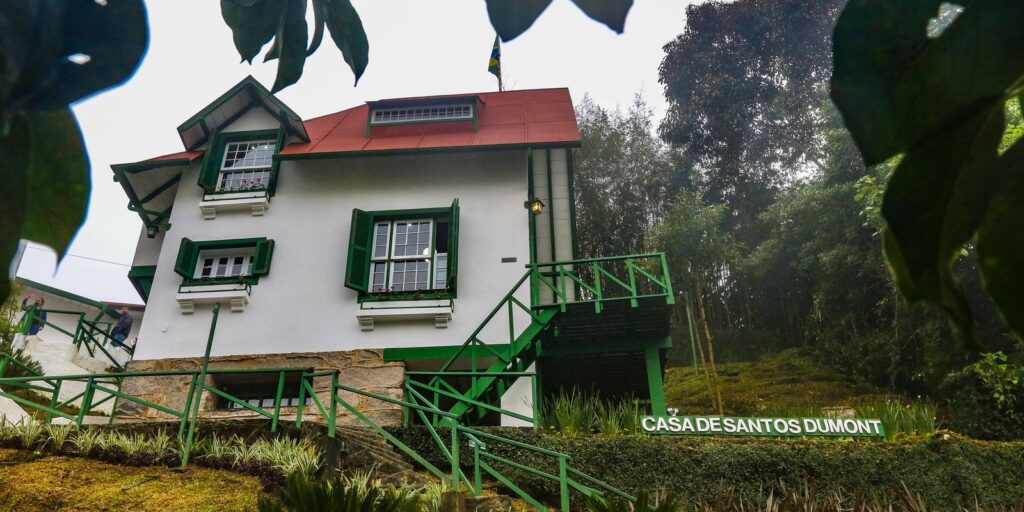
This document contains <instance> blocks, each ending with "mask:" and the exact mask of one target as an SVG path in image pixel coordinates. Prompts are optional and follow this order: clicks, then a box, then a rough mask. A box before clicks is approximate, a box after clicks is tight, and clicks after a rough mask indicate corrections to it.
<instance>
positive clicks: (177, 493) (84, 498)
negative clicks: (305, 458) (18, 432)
mask: <svg viewBox="0 0 1024 512" xmlns="http://www.w3.org/2000/svg"><path fill="white" fill-rule="evenodd" d="M0 467H2V468H3V469H2V470H0V512H9V511H10V512H13V511H18V512H35V511H40V512H42V511H47V512H49V511H58V510H59V511H86V510H138V511H150V510H154V511H155V510H188V511H222V510H223V511H233V510H251V509H253V508H255V506H256V500H257V496H258V495H259V494H260V492H261V485H260V481H259V479H258V478H256V477H253V476H246V475H240V474H238V473H234V472H231V471H223V470H213V469H206V468H189V469H187V470H185V471H180V470H177V469H169V468H163V467H128V466H121V465H116V464H108V463H104V462H99V461H95V460H90V459H84V458H78V457H60V456H37V455H34V454H32V453H30V452H25V451H21V450H9V449H0Z"/></svg>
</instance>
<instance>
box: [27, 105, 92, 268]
mask: <svg viewBox="0 0 1024 512" xmlns="http://www.w3.org/2000/svg"><path fill="white" fill-rule="evenodd" d="M24 115H25V116H26V117H27V118H28V120H29V127H30V130H31V134H32V138H31V148H32V152H31V160H30V163H29V177H28V183H27V185H28V187H27V189H26V192H27V196H28V198H29V199H28V204H26V206H25V221H24V227H23V228H22V238H25V239H28V240H32V241H33V242H38V243H41V244H45V245H48V246H50V247H52V248H53V250H55V251H57V255H58V261H59V260H60V259H62V258H63V257H64V254H65V253H66V252H67V250H68V245H69V244H70V243H71V239H72V238H73V237H74V236H75V232H77V231H78V227H79V226H80V225H81V224H82V222H83V221H85V214H86V210H87V207H88V201H89V159H88V155H86V152H85V143H84V141H83V140H82V134H81V132H80V131H79V128H78V122H77V121H76V120H75V116H74V114H72V113H71V109H69V108H65V109H64V110H55V111H45V112H29V113H26V114H24Z"/></svg>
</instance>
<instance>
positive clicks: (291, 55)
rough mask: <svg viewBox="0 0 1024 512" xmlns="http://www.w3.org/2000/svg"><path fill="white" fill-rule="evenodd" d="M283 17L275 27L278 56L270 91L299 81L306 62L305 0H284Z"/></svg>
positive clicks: (275, 90) (307, 33) (306, 28)
mask: <svg viewBox="0 0 1024 512" xmlns="http://www.w3.org/2000/svg"><path fill="white" fill-rule="evenodd" d="M286 1H287V6H286V7H285V11H284V19H282V21H281V25H280V26H279V27H278V29H277V41H276V42H275V44H276V46H277V49H278V50H279V53H278V57H279V58H280V60H279V62H278V64H277V78H276V79H275V80H274V87H273V88H272V89H271V90H270V92H277V91H280V90H281V89H284V88H285V87H288V86H289V85H292V84H294V83H295V82H298V81H299V77H301V76H302V67H303V66H304V65H305V64H306V39H307V38H308V37H309V28H308V27H307V26H306V0H286Z"/></svg>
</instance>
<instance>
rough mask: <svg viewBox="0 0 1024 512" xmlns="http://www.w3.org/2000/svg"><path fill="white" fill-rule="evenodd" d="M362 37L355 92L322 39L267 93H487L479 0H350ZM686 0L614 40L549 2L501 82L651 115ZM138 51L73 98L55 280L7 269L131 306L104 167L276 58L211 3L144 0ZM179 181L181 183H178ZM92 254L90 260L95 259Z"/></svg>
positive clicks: (317, 97)
mask: <svg viewBox="0 0 1024 512" xmlns="http://www.w3.org/2000/svg"><path fill="white" fill-rule="evenodd" d="M353 3H354V4H355V6H356V9H357V10H358V11H359V14H360V16H361V17H362V20H363V25H364V27H365V28H366V32H367V35H368V37H369V40H370V65H369V67H367V69H366V73H365V74H364V75H363V77H362V79H361V80H360V82H359V85H358V86H357V87H353V86H352V82H353V76H352V74H351V71H349V69H348V67H347V66H346V65H345V63H344V61H343V60H342V57H341V53H340V52H339V51H338V50H337V48H336V47H335V46H334V44H333V42H332V41H330V39H329V36H328V37H325V40H324V42H323V45H322V46H321V47H320V50H319V51H318V52H317V53H316V54H315V55H314V56H313V57H311V58H310V59H308V60H307V61H306V67H305V71H304V72H303V75H302V79H301V80H300V81H299V83H298V84H296V85H293V86H291V87H289V88H288V89H285V90H284V91H282V92H280V93H278V97H279V98H280V99H281V100H282V101H284V102H285V103H286V104H287V105H288V106H290V107H291V108H292V109H293V110H295V112H297V113H298V114H299V115H300V116H302V117H303V118H304V119H309V118H312V117H316V116H320V115H324V114H329V113H332V112H336V111H339V110H342V109H346V108H349V107H352V106H355V105H358V104H361V103H363V102H365V101H367V100H376V99H382V98H392V97H402V96H420V95H431V94H451V93H462V92H480V91H491V90H496V89H497V83H496V81H495V80H494V77H493V75H491V74H489V73H487V59H488V57H489V55H490V50H491V44H492V43H493V41H494V32H493V29H492V28H491V26H490V23H489V22H488V20H487V11H486V9H485V3H484V2H483V1H481V0H429V1H427V0H353ZM688 3H691V0H640V1H638V2H637V3H636V4H635V5H634V6H633V8H632V10H631V11H630V13H629V17H628V18H627V20H626V30H625V33H624V34H622V35H616V34H615V33H613V32H612V31H611V30H609V29H608V28H607V27H605V26H604V25H601V24H599V23H597V22H595V21H593V20H591V19H590V18H587V17H586V16H585V15H584V14H583V13H582V12H581V11H579V10H578V9H577V8H576V7H575V5H574V4H572V2H570V1H569V0H554V2H552V4H551V6H550V7H548V9H547V10H546V11H545V12H544V13H543V14H542V15H541V16H540V18H539V19H538V20H537V22H536V23H535V24H534V25H533V27H531V28H530V30H528V31H527V32H526V33H525V34H523V35H521V36H519V37H518V38H517V39H515V40H514V41H511V42H509V43H505V44H503V45H502V66H503V69H504V75H505V84H506V89H532V88H543V87H569V89H570V91H571V93H572V97H573V100H574V101H577V102H578V101H579V100H580V99H581V98H582V97H583V95H584V94H589V95H590V96H591V97H593V98H594V100H595V101H596V102H597V103H598V104H600V105H602V106H605V107H608V108H615V107H616V106H619V105H621V106H623V107H626V106H628V104H629V102H630V101H631V100H632V97H633V94H635V93H636V92H639V91H643V93H644V95H645V97H646V98H647V100H648V102H649V103H650V104H651V105H652V106H654V108H655V113H656V115H657V116H658V117H659V118H660V117H661V116H662V115H663V114H664V109H665V102H664V99H663V97H662V88H661V85H660V84H658V65H659V64H660V62H661V58H662V55H663V51H662V47H663V46H664V45H665V44H666V43H667V42H669V41H670V40H671V39H672V38H674V37H675V36H676V35H678V34H679V33H681V32H682V31H683V28H684V27H685V23H686V17H685V12H684V11H685V6H686V4H688ZM147 5H148V8H149V23H150V44H149V51H148V53H147V54H146V56H145V57H144V58H143V61H142V64H141V66H140V67H139V69H138V71H137V72H136V74H135V76H134V77H132V78H131V79H129V80H128V82H127V83H126V84H125V85H124V86H122V87H120V88H117V89H114V90H110V91H107V92H106V93H103V94H101V95H98V96H95V97H93V98H90V99H88V100H86V101H83V102H81V103H79V104H77V105H75V106H74V111H75V113H76V114H77V116H78V121H79V123H80V124H81V127H82V131H83V133H84V134H85V142H86V145H87V147H88V150H89V156H90V160H91V163H92V195H91V197H90V201H89V215H88V218H87V219H86V222H85V224H84V225H83V226H82V229H81V230H80V231H79V233H78V235H77V237H76V238H75V240H74V242H73V244H72V246H71V250H70V254H71V255H72V256H69V257H68V258H66V259H65V261H64V262H63V263H62V264H61V268H60V269H59V270H60V271H59V272H58V273H57V275H56V276H54V271H55V264H56V261H55V259H56V258H55V256H54V255H53V253H52V252H50V251H48V250H47V249H46V248H43V247H41V246H34V245H30V246H29V248H28V250H27V251H26V252H25V256H24V259H23V261H22V265H21V268H20V270H19V272H18V275H19V276H22V277H27V278H29V279H34V280H37V281H43V282H45V283H47V284H52V285H54V286H58V287H60V288H63V289H66V290H68V291H71V292H75V293H79V294H83V295H86V296H89V297H92V298H95V299H98V300H108V301H117V302H135V303H141V300H140V299H139V298H138V296H137V295H136V294H135V291H134V290H133V288H132V287H131V285H130V284H129V283H128V280H127V277H126V274H127V272H128V268H129V266H130V264H131V261H132V255H133V254H134V252H135V244H136V242H137V240H138V235H139V229H140V227H141V224H142V222H141V220H139V218H138V217H137V216H136V215H135V214H134V213H132V212H129V211H128V209H127V203H128V200H127V198H126V197H125V195H124V191H123V190H122V189H121V187H120V185H118V184H116V183H114V182H113V181H112V179H111V176H112V173H111V170H110V165H111V164H115V163H125V162H135V161H139V160H144V159H146V158H150V157H153V156H158V155H162V154H166V153H173V152H176V151H181V150H182V146H181V141H180V139H179V138H178V134H177V131H176V130H175V128H176V127H177V126H178V125H179V124H181V123H182V122H183V121H185V120H186V119H188V118H189V117H190V116H191V115H192V114H194V113H195V112H198V111H199V110H200V109H202V108H203V107H205V106H206V105H207V104H209V103H210V102H211V101H213V100H214V99H216V98H217V97H218V96H219V95H221V94H222V93H224V92H225V91H226V90H227V89H228V88H230V87H231V86H232V85H234V84H235V83H237V82H238V81H239V80H241V79H242V78H244V77H245V76H246V75H249V74H251V75H253V76H255V77H256V78H257V79H258V80H259V81H260V82H262V83H263V84H264V85H265V86H267V88H268V89H269V88H270V86H271V85H272V84H273V82H274V74H275V70H276V66H275V65H274V64H273V63H270V64H260V63H257V64H253V65H252V66H250V65H248V64H239V63H238V61H239V58H238V53H237V52H236V51H235V48H234V45H233V44H232V41H231V31H230V30H229V29H228V28H227V26H226V25H225V24H224V22H223V20H222V19H221V16H220V8H219V2H215V1H212V0H150V1H148V2H147ZM189 185H190V184H188V183H182V185H181V186H189ZM97 260H102V261H97Z"/></svg>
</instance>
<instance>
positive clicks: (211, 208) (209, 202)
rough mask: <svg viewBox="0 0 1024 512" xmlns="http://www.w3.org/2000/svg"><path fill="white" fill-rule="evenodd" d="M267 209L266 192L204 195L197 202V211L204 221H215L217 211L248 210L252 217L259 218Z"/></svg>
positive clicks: (267, 196) (268, 197)
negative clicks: (200, 213) (201, 214)
mask: <svg viewBox="0 0 1024 512" xmlns="http://www.w3.org/2000/svg"><path fill="white" fill-rule="evenodd" d="M267 208H270V194H269V193H268V192H267V191H266V190H255V191H245V192H219V193H216V194H206V195H204V196H203V200H202V201H200V202H199V211H201V212H202V213H203V218H204V219H206V220H213V219H216V218H217V212H218V211H229V210H249V211H250V212H251V213H252V215H253V216H254V217H261V216H263V214H265V213H266V212H267Z"/></svg>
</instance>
